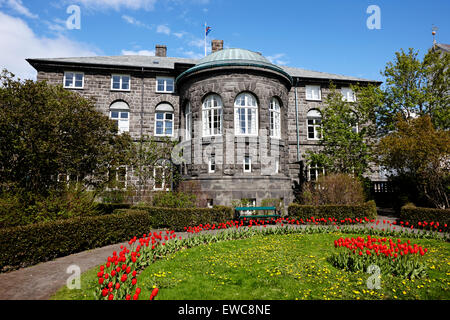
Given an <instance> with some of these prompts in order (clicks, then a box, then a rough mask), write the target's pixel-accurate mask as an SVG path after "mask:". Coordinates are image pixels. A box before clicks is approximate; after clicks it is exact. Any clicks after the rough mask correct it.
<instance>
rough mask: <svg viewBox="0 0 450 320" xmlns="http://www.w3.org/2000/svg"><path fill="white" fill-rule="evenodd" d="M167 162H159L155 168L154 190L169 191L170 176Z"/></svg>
mask: <svg viewBox="0 0 450 320" xmlns="http://www.w3.org/2000/svg"><path fill="white" fill-rule="evenodd" d="M169 168H170V167H169V165H168V161H167V160H159V161H158V162H157V163H156V165H155V167H154V168H153V190H155V191H163V190H164V191H169V190H170V175H169Z"/></svg>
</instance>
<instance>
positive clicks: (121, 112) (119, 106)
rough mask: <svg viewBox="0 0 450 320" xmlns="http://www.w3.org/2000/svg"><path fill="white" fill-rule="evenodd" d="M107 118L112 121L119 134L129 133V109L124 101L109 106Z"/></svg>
mask: <svg viewBox="0 0 450 320" xmlns="http://www.w3.org/2000/svg"><path fill="white" fill-rule="evenodd" d="M109 118H110V119H111V120H114V122H115V123H116V126H117V131H118V132H119V133H124V132H129V131H130V108H129V106H128V104H127V103H126V102H125V101H116V102H114V103H113V104H111V106H110V107H109Z"/></svg>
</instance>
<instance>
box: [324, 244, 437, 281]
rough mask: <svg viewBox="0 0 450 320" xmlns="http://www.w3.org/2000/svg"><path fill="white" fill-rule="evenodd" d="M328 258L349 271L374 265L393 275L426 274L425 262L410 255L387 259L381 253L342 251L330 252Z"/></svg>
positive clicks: (405, 276) (421, 275)
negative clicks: (361, 253) (360, 253)
mask: <svg viewBox="0 0 450 320" xmlns="http://www.w3.org/2000/svg"><path fill="white" fill-rule="evenodd" d="M328 260H329V261H330V263H331V264H332V265H333V266H335V267H336V268H339V269H343V270H346V271H350V272H358V271H360V272H366V271H367V270H368V268H369V266H372V265H375V266H378V267H379V268H380V271H381V274H384V275H394V276H398V277H401V278H406V279H417V278H424V277H426V276H427V275H428V274H427V271H426V264H425V262H422V261H420V260H419V258H418V257H411V256H410V255H405V256H399V257H398V258H396V259H389V258H386V257H384V256H382V255H380V256H377V255H375V254H373V255H371V256H367V255H366V254H364V255H362V256H360V255H358V254H354V253H351V252H348V251H343V252H339V253H334V254H332V255H331V256H330V257H329V259H328Z"/></svg>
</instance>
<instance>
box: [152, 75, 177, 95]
mask: <svg viewBox="0 0 450 320" xmlns="http://www.w3.org/2000/svg"><path fill="white" fill-rule="evenodd" d="M174 91H175V80H174V79H173V78H162V77H157V78H156V92H164V93H172V92H174Z"/></svg>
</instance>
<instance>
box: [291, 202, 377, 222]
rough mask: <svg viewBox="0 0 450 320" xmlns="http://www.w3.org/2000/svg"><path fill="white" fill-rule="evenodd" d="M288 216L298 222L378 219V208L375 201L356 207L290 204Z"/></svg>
mask: <svg viewBox="0 0 450 320" xmlns="http://www.w3.org/2000/svg"><path fill="white" fill-rule="evenodd" d="M288 216H289V217H290V218H295V219H297V220H300V219H303V220H306V219H309V218H311V217H314V218H336V219H337V220H343V219H345V218H351V219H354V218H359V219H363V218H365V217H367V218H368V219H375V218H376V217H377V208H376V205H375V201H369V202H366V203H363V204H356V205H322V206H312V205H299V204H295V203H293V204H290V205H289V208H288Z"/></svg>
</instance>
